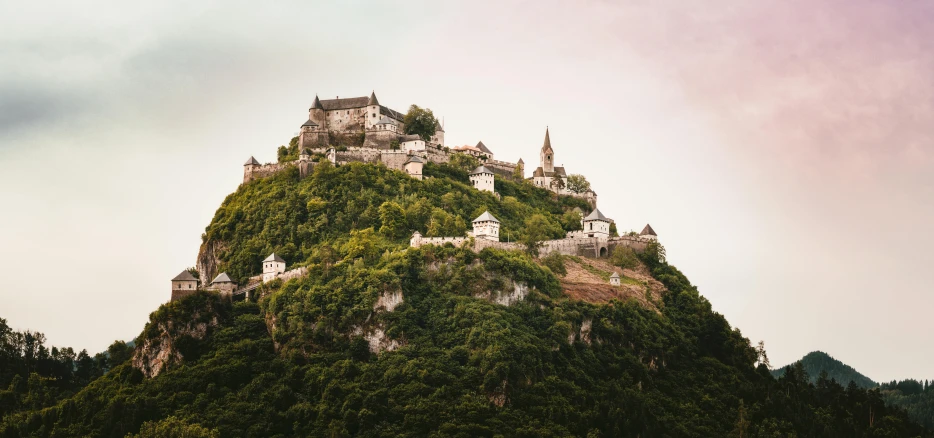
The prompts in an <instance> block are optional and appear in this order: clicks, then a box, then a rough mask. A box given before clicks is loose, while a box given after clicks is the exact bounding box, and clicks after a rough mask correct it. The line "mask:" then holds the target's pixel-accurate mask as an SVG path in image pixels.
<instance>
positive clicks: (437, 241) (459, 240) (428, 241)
mask: <svg viewBox="0 0 934 438" xmlns="http://www.w3.org/2000/svg"><path fill="white" fill-rule="evenodd" d="M468 240H470V238H469V237H419V238H414V237H413V238H412V240H410V241H409V246H411V247H413V248H418V247H420V246H423V245H435V246H443V245H444V244H445V243H450V244H451V245H454V246H461V245H463V244H464V243H466V242H467V241H468Z"/></svg>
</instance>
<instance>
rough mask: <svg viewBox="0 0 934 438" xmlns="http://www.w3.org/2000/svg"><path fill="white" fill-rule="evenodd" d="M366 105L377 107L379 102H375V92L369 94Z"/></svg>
mask: <svg viewBox="0 0 934 438" xmlns="http://www.w3.org/2000/svg"><path fill="white" fill-rule="evenodd" d="M366 104H367V105H379V101H378V100H376V91H375V90H374V91H373V92H371V93H370V100H367V101H366Z"/></svg>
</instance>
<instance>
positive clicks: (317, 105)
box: [309, 94, 324, 110]
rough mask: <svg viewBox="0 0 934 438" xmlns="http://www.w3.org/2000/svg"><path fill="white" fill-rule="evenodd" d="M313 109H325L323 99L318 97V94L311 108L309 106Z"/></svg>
mask: <svg viewBox="0 0 934 438" xmlns="http://www.w3.org/2000/svg"><path fill="white" fill-rule="evenodd" d="M313 109H324V107H323V106H321V99H318V95H317V94H316V95H315V101H314V102H312V103H311V108H309V110H313Z"/></svg>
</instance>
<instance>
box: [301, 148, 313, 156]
mask: <svg viewBox="0 0 934 438" xmlns="http://www.w3.org/2000/svg"><path fill="white" fill-rule="evenodd" d="M299 155H311V151H310V150H308V148H304V149H302V153H301V154H299Z"/></svg>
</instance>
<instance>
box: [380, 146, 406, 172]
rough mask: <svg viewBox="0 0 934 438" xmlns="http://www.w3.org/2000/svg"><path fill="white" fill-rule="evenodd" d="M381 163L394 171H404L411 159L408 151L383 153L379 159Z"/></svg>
mask: <svg viewBox="0 0 934 438" xmlns="http://www.w3.org/2000/svg"><path fill="white" fill-rule="evenodd" d="M379 159H380V161H381V162H382V163H383V164H385V165H386V167H388V168H390V169H394V170H402V169H403V166H404V165H405V162H406V161H407V160H408V159H409V154H408V153H407V152H406V151H401V150H399V151H382V154H380V157H379Z"/></svg>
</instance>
